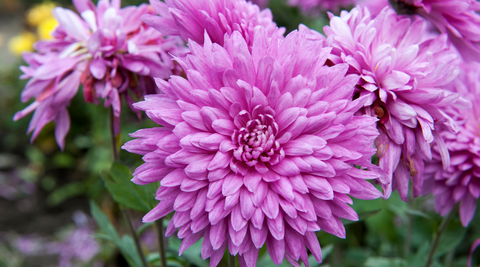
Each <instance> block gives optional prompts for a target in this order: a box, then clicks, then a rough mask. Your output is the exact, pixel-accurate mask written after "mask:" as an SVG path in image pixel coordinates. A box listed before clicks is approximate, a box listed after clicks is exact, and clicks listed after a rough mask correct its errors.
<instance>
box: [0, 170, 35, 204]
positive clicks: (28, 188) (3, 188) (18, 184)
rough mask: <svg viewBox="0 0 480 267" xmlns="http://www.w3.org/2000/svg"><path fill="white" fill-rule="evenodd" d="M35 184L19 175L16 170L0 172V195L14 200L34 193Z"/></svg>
mask: <svg viewBox="0 0 480 267" xmlns="http://www.w3.org/2000/svg"><path fill="white" fill-rule="evenodd" d="M35 190H36V185H35V183H33V182H30V181H25V180H23V179H22V178H20V177H19V175H18V173H17V171H16V170H14V171H9V172H0V197H3V198H6V199H8V200H14V199H17V198H19V197H22V196H25V195H32V194H33V193H35Z"/></svg>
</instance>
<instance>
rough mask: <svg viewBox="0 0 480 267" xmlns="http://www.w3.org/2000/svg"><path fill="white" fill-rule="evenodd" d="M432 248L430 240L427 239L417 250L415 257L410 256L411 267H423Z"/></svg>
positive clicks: (409, 263)
mask: <svg viewBox="0 0 480 267" xmlns="http://www.w3.org/2000/svg"><path fill="white" fill-rule="evenodd" d="M429 248H430V242H428V241H426V242H425V243H423V244H422V245H421V246H420V248H419V249H418V250H417V253H416V254H415V256H413V257H409V258H408V266H409V267H410V266H411V267H423V266H425V263H426V262H427V257H428V249H429Z"/></svg>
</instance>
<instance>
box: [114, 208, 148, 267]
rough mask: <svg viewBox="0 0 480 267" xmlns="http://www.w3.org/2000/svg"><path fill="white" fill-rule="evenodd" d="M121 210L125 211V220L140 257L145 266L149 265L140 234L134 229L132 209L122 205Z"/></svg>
mask: <svg viewBox="0 0 480 267" xmlns="http://www.w3.org/2000/svg"><path fill="white" fill-rule="evenodd" d="M120 210H121V211H122V213H123V216H124V218H125V221H126V223H127V227H128V230H129V231H130V234H131V235H132V238H133V241H134V243H135V248H136V249H137V251H138V255H139V256H140V259H141V260H142V264H143V267H148V264H147V260H146V259H145V255H144V254H143V251H142V247H141V246H140V241H139V240H138V236H137V234H136V232H135V230H134V229H133V226H132V219H131V216H130V211H129V210H128V209H127V208H124V207H122V206H120Z"/></svg>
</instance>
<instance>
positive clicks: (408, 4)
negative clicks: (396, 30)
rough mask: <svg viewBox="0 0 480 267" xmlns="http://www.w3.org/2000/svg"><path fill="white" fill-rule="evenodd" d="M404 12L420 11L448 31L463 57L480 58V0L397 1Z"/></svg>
mask: <svg viewBox="0 0 480 267" xmlns="http://www.w3.org/2000/svg"><path fill="white" fill-rule="evenodd" d="M395 1H396V2H397V5H398V4H400V5H401V6H400V9H402V10H401V11H402V12H406V13H416V14H419V15H421V16H423V17H424V18H426V19H427V20H428V21H430V22H431V23H433V24H434V25H435V27H436V28H437V29H438V30H439V31H440V32H441V33H446V34H448V37H449V39H450V41H451V42H452V43H453V44H454V45H455V47H456V48H457V49H458V51H459V52H460V54H461V55H462V56H463V58H464V59H465V60H467V61H471V60H476V61H480V47H479V45H480V15H479V14H478V12H480V2H478V1H476V0H395Z"/></svg>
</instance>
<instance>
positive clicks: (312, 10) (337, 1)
mask: <svg viewBox="0 0 480 267" xmlns="http://www.w3.org/2000/svg"><path fill="white" fill-rule="evenodd" d="M354 3H355V0H288V4H289V5H291V6H298V7H299V8H300V9H301V10H302V11H303V12H305V13H307V14H317V13H318V12H320V11H332V12H338V11H339V10H340V9H341V8H347V7H348V6H351V5H353V4H354Z"/></svg>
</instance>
